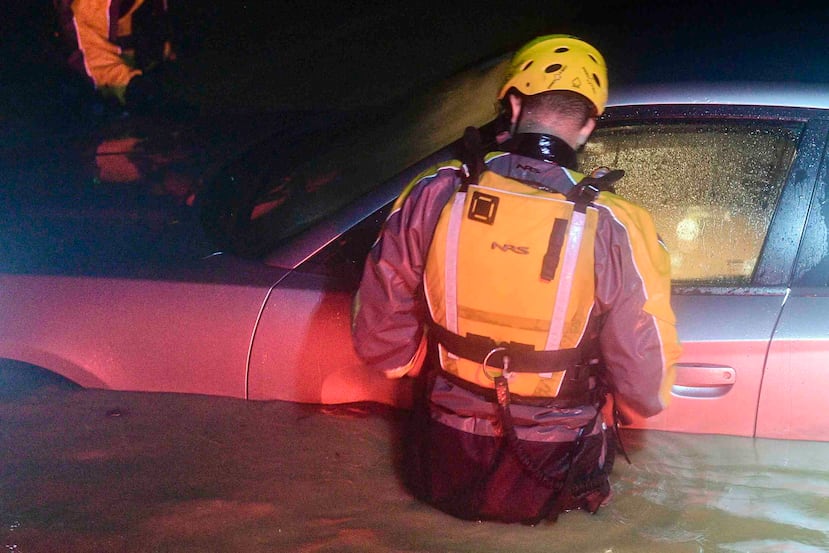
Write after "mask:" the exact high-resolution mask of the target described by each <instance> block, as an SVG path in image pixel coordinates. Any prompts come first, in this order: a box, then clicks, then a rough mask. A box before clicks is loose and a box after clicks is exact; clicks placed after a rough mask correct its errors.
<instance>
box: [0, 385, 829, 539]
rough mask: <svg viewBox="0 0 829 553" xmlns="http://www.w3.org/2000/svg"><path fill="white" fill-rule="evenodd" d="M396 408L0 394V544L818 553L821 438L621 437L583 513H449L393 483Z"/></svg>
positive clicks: (827, 512) (828, 481)
mask: <svg viewBox="0 0 829 553" xmlns="http://www.w3.org/2000/svg"><path fill="white" fill-rule="evenodd" d="M405 415H406V413H405V412H400V411H394V410H390V409H387V408H381V407H378V406H376V405H370V404H360V405H343V406H328V407H323V406H311V405H302V404H295V403H285V402H246V401H243V400H237V399H228V398H216V397H206V396H192V395H180V394H159V393H133V392H113V391H101V390H80V391H72V390H69V391H67V390H59V389H43V390H40V391H37V392H34V393H32V394H30V395H27V396H25V397H19V398H16V399H8V398H6V399H2V400H0V524H2V526H0V540H2V541H1V542H0V543H1V544H2V546H3V547H5V550H6V551H14V552H17V553H40V552H58V551H59V552H67V553H72V552H93V551H94V552H125V553H131V552H142V553H143V552H162V551H163V552H203V551H210V552H217V553H221V552H234V553H235V552H251V553H255V552H259V551H292V552H301V553H312V552H313V553H322V552H331V553H334V552H336V553H345V552H361V553H362V552H378V553H379V552H383V553H385V552H389V553H391V552H442V553H443V552H458V553H461V552H463V553H466V552H469V553H473V552H474V553H486V552H516V553H517V552H522V553H524V552H526V553H530V552H545V553H547V552H559V551H560V552H565V551H566V552H596V553H622V552H676V553H685V552H701V551H704V552H709V551H717V552H720V551H722V552H781V551H785V552H788V551H791V552H806V553H809V552H818V551H827V550H829V470H827V468H826V462H825V460H826V459H827V457H828V456H829V444H827V443H809V442H793V441H775V440H754V439H750V438H734V437H727V436H698V435H685V434H672V433H665V432H653V431H633V430H629V431H625V432H624V433H623V437H624V441H625V444H626V446H627V449H628V452H629V454H630V456H631V460H632V462H633V463H632V464H631V465H628V464H626V463H625V461H624V460H623V459H621V458H619V460H618V461H617V463H616V469H615V471H614V474H613V485H614V492H615V495H614V498H613V500H612V502H611V503H610V505H608V506H607V507H605V508H603V509H601V510H600V511H599V512H598V513H597V514H596V515H592V516H591V515H588V514H585V513H583V512H580V511H577V512H571V513H567V514H564V515H562V516H561V517H560V518H559V520H558V521H557V522H556V523H542V524H539V525H537V526H535V527H528V526H522V525H505V524H500V523H493V522H469V521H461V520H456V519H454V518H452V517H450V516H448V515H445V514H443V513H441V512H439V511H437V510H435V509H433V508H431V507H429V506H428V505H425V504H422V503H420V502H418V501H417V500H416V499H414V498H413V497H412V496H411V495H410V493H409V492H408V491H407V489H406V488H405V487H404V485H403V484H402V479H401V474H400V472H399V468H398V467H399V466H400V465H399V454H398V452H399V451H400V448H399V444H400V440H401V439H403V438H404V436H403V435H402V432H401V431H402V428H403V422H404V420H405Z"/></svg>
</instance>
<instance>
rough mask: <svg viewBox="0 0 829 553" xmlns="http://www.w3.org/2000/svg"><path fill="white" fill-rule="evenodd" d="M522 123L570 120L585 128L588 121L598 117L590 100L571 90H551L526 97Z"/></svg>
mask: <svg viewBox="0 0 829 553" xmlns="http://www.w3.org/2000/svg"><path fill="white" fill-rule="evenodd" d="M521 112H522V119H523V121H522V123H529V124H530V125H532V123H534V122H538V123H542V124H543V123H544V122H545V121H549V120H551V119H553V120H555V119H558V120H560V119H568V120H570V121H572V122H573V124H575V125H578V126H579V127H583V126H584V125H585V123H587V120H588V119H590V118H591V117H594V116H595V115H596V108H595V106H594V105H593V103H592V102H590V100H588V99H587V98H585V97H584V96H582V95H581V94H577V93H575V92H571V91H569V90H551V91H550V92H542V93H541V94H533V95H532V96H524V97H523V102H522V108H521Z"/></svg>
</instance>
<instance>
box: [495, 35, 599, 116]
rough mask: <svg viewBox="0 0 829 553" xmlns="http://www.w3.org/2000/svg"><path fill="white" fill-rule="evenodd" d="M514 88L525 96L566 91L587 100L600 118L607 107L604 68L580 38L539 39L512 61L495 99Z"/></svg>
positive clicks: (549, 37)
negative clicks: (552, 91) (551, 91)
mask: <svg viewBox="0 0 829 553" xmlns="http://www.w3.org/2000/svg"><path fill="white" fill-rule="evenodd" d="M513 88H514V89H515V90H517V91H518V92H520V93H521V94H525V95H527V96H532V95H534V94H541V93H542V92H548V91H550V90H569V91H571V92H575V93H577V94H581V95H582V96H584V97H585V98H587V99H588V100H590V102H592V103H593V105H594V106H595V108H596V115H601V114H602V112H604V107H605V105H606V104H607V66H606V65H605V61H604V58H603V57H602V55H601V54H600V53H599V51H598V50H596V49H595V48H594V47H593V46H591V45H590V44H588V43H586V42H584V41H583V40H581V39H579V38H576V37H574V36H569V35H547V36H542V37H538V38H537V39H535V40H533V41H531V42H530V43H528V44H527V45H525V46H524V47H522V48H521V49H520V50H519V51H518V52H517V53H516V54H515V56H514V57H513V58H512V63H510V66H509V69H508V70H507V75H506V79H505V81H504V85H503V86H502V87H501V91H500V92H499V93H498V99H499V100H503V99H504V97H505V96H506V95H507V92H509V91H510V90H511V89H513Z"/></svg>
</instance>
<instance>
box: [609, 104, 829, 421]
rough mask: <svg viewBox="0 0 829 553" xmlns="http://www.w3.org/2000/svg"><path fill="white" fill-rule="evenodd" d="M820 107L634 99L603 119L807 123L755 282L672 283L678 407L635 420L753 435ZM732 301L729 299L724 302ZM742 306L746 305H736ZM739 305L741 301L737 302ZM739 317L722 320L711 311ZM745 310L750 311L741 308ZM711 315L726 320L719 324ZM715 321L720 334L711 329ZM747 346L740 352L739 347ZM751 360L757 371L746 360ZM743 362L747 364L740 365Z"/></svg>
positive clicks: (821, 137)
mask: <svg viewBox="0 0 829 553" xmlns="http://www.w3.org/2000/svg"><path fill="white" fill-rule="evenodd" d="M821 113H822V112H821V111H820V110H813V109H807V108H773V107H763V106H740V105H718V106H711V105H684V106H683V105H671V106H636V107H628V108H624V107H623V108H620V109H615V110H611V111H610V114H609V115H608V116H607V117H605V118H604V121H602V125H601V126H602V127H604V126H613V125H617V124H626V123H635V124H643V123H647V122H649V121H650V122H654V121H667V120H676V121H677V122H691V121H695V122H712V123H716V122H729V121H741V120H743V121H769V122H776V123H781V124H786V123H791V124H800V125H802V131H801V134H800V137H799V140H798V144H797V148H796V151H795V156H794V159H793V161H792V165H791V167H790V169H789V172H788V175H787V176H786V179H785V182H784V184H783V187H782V189H781V192H780V198H779V200H778V203H777V205H776V207H775V211H774V214H773V216H772V219H771V222H770V224H769V228H768V230H767V233H766V238H765V240H764V243H763V246H762V248H761V252H760V255H759V257H758V262H757V265H756V267H755V271H754V274H753V276H752V279H751V282H750V283H749V284H748V285H747V286H731V287H723V286H696V285H694V286H688V285H682V284H675V285H674V286H673V305H674V310H675V311H676V313H677V316H678V323H677V324H678V330H679V333H680V340H681V341H683V343H684V344H683V345H684V352H683V355H682V357H681V359H680V362H679V363H678V365H677V382H676V383H675V385H674V386H673V389H672V401H671V405H670V406H669V407H668V408H667V409H666V410H665V411H663V412H662V413H660V414H659V415H657V416H655V417H652V418H650V419H644V418H641V417H634V420H633V421H632V423H631V426H632V427H634V428H640V429H656V430H666V431H679V432H691V433H711V434H730V435H740V436H753V435H754V434H755V426H756V421H757V412H758V408H759V398H760V390H761V387H762V382H763V376H764V373H765V366H766V357H767V354H768V349H769V347H770V344H771V338H772V335H773V333H774V330H775V327H776V325H777V321H778V318H779V316H780V312H781V310H782V308H783V305H784V304H785V301H786V298H787V297H788V294H789V288H788V286H789V282H790V278H791V273H792V270H793V267H794V261H795V256H796V253H797V245H798V244H799V243H800V240H801V237H802V235H803V232H804V227H805V223H806V213H807V212H808V207H809V201H810V199H811V197H812V192H813V190H814V187H815V185H816V182H817V175H818V168H819V165H820V163H819V162H820V159H821V156H822V153H823V151H824V148H825V145H826V140H827V132H828V131H829V127H827V125H826V122H825V120H823V119H822V118H821V117H820V116H819V115H820V114H821ZM724 306H728V307H727V308H726V309H725V310H724V309H723V307H724ZM738 307H739V308H738ZM737 308H738V309H737ZM718 312H719V314H721V315H722V314H723V313H726V314H728V315H730V316H732V319H731V321H730V322H731V323H732V324H731V325H722V324H719V323H721V322H722V321H721V320H720V321H717V319H716V318H712V319H709V318H708V315H710V314H711V313H715V314H716V313H718ZM741 312H745V316H742V317H741V316H740V313H741ZM712 322H716V323H718V324H717V325H712ZM714 326H716V327H717V328H718V331H719V332H720V336H719V338H718V339H711V338H709V337H708V336H707V335H708V334H709V332H710V328H712V327H714ZM737 344H743V350H742V351H737V349H736V347H735V346H736V345H737ZM749 359H751V360H752V361H751V362H752V363H753V365H752V369H751V370H746V369H745V367H746V363H747V362H748V360H749ZM741 368H743V370H740V369H741Z"/></svg>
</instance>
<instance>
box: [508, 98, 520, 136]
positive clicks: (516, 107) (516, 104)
mask: <svg viewBox="0 0 829 553" xmlns="http://www.w3.org/2000/svg"><path fill="white" fill-rule="evenodd" d="M507 98H509V104H510V107H511V108H512V116H511V117H510V121H509V122H510V126H511V127H513V128H514V127H515V124H516V123H517V122H518V118H519V117H521V96H519V95H518V94H514V93H512V92H510V93H509V94H508V95H507Z"/></svg>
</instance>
